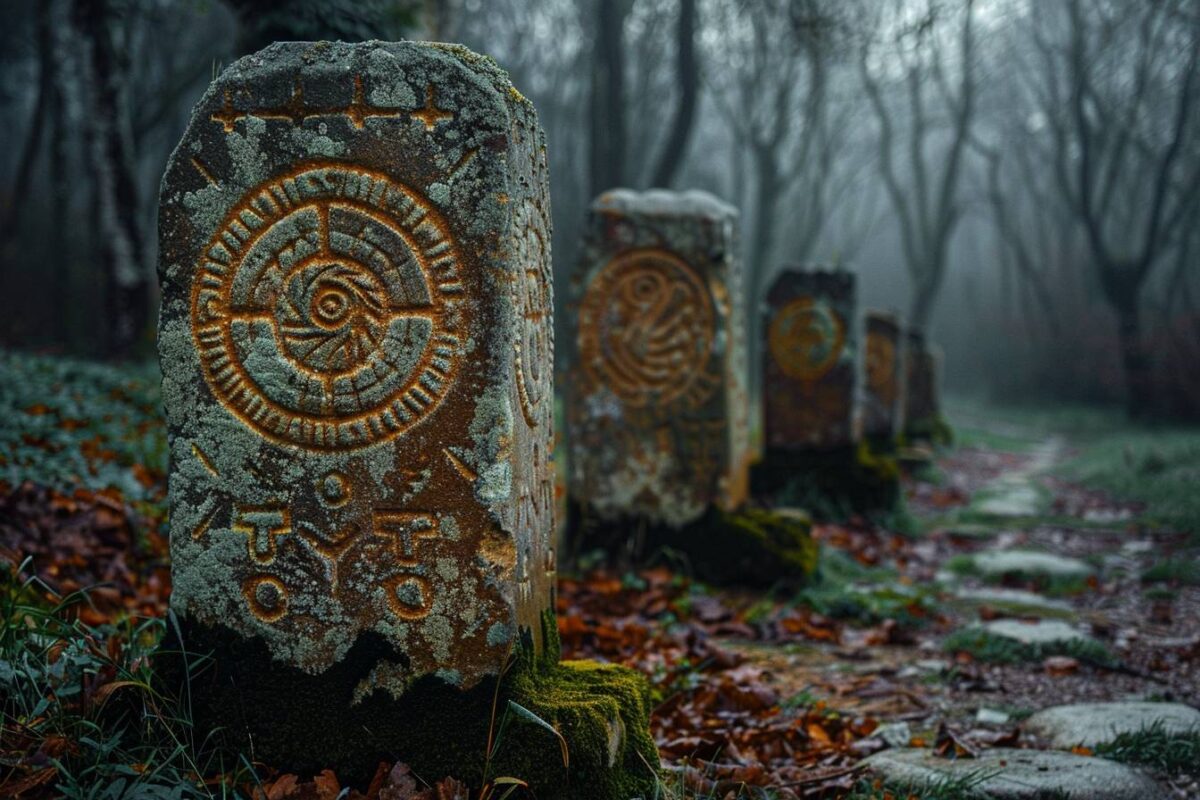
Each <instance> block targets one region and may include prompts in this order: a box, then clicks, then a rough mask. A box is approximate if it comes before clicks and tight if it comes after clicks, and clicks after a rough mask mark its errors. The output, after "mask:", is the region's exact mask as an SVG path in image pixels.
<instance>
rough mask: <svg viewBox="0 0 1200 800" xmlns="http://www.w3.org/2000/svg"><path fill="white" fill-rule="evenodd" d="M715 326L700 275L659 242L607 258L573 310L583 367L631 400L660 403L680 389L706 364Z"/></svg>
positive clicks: (633, 403)
mask: <svg viewBox="0 0 1200 800" xmlns="http://www.w3.org/2000/svg"><path fill="white" fill-rule="evenodd" d="M714 330H715V315H714V311H713V302H712V297H711V295H710V293H709V291H708V288H707V287H706V286H705V284H704V281H703V280H702V279H701V278H700V276H699V275H697V274H696V271H695V270H694V269H693V268H692V267H690V266H689V265H688V264H687V263H686V262H684V261H683V260H682V259H680V258H679V257H678V256H676V255H674V254H673V253H669V252H667V251H665V250H654V249H646V250H634V251H631V252H628V253H624V254H622V255H620V256H618V257H616V258H614V259H613V260H612V261H610V262H609V263H608V264H606V265H605V266H604V268H603V269H601V270H600V272H599V273H597V274H596V276H595V277H594V278H593V279H592V282H591V285H590V286H589V287H588V290H587V293H586V294H585V296H584V298H583V302H582V303H581V305H580V311H579V349H580V355H581V359H582V363H583V367H584V369H585V370H586V371H587V373H588V375H589V377H591V379H592V380H593V381H595V382H596V383H599V384H602V385H605V386H608V387H609V388H610V389H612V391H613V392H614V393H615V394H616V395H617V396H618V397H620V398H621V400H622V401H624V402H625V403H627V404H628V405H631V406H648V405H660V406H661V405H666V404H668V403H670V402H672V401H673V400H675V399H676V398H678V397H679V396H681V395H683V394H684V393H685V392H687V391H688V389H689V388H690V386H691V384H692V383H693V381H694V380H695V379H696V378H697V377H698V376H699V375H701V374H702V373H704V371H705V367H706V365H707V363H708V359H709V356H710V355H711V352H712V346H713V338H714Z"/></svg>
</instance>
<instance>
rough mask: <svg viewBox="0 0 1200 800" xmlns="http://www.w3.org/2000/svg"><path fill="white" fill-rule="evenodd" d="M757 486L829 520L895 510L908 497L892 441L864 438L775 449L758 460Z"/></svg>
mask: <svg viewBox="0 0 1200 800" xmlns="http://www.w3.org/2000/svg"><path fill="white" fill-rule="evenodd" d="M751 485H752V488H753V491H754V494H755V495H756V496H758V497H760V498H761V497H763V496H770V497H771V499H772V501H773V502H772V505H784V506H798V507H802V508H807V509H809V510H810V511H812V512H813V514H814V515H816V516H818V517H821V518H827V519H842V518H845V517H847V516H849V515H850V514H854V513H859V514H868V515H878V514H890V513H892V512H894V511H897V510H899V508H900V505H901V502H902V498H901V492H900V465H899V463H898V461H897V459H896V454H895V447H894V445H893V444H892V443H891V442H879V443H876V442H868V441H865V440H864V441H862V442H860V443H859V444H858V445H854V446H849V447H843V448H838V449H835V450H816V451H780V450H770V451H767V453H766V454H764V456H763V459H762V461H760V462H759V463H757V464H755V465H754V468H753V471H752V472H751Z"/></svg>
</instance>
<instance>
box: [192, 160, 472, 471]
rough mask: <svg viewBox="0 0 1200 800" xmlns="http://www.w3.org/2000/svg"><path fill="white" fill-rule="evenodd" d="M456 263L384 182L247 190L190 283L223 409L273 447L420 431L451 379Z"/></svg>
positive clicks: (335, 178) (314, 173) (355, 175)
mask: <svg viewBox="0 0 1200 800" xmlns="http://www.w3.org/2000/svg"><path fill="white" fill-rule="evenodd" d="M462 291H463V286H462V284H461V283H460V282H459V275H458V256H457V252H456V248H455V245H454V242H453V241H452V240H451V239H450V234H449V229H448V227H447V224H446V222H445V221H444V220H443V219H442V218H441V216H440V215H439V214H438V213H437V212H436V211H435V210H434V209H433V208H431V207H430V205H429V204H428V202H427V201H426V200H425V199H424V198H422V197H421V196H420V195H418V194H417V193H415V192H414V191H413V190H411V189H408V188H406V187H403V186H401V185H399V184H397V183H395V182H393V181H392V180H391V179H389V178H388V177H386V176H384V175H382V174H379V173H375V172H369V171H366V170H363V169H359V168H354V167H347V166H342V165H324V166H323V165H316V166H308V167H303V168H301V169H299V170H297V171H296V172H294V173H292V174H290V175H285V176H283V177H282V178H278V179H276V180H273V181H270V182H268V183H265V184H263V185H262V186H260V187H258V188H256V189H253V190H251V191H250V192H249V193H248V194H247V195H246V196H245V197H244V198H243V200H242V201H241V203H240V204H239V205H238V206H237V207H236V208H235V209H234V210H233V212H232V213H231V214H230V215H229V217H228V218H227V219H226V221H225V224H224V225H223V226H222V228H221V229H220V230H219V231H218V232H217V233H216V234H215V235H214V236H213V238H212V241H211V242H210V244H209V247H208V248H207V249H206V251H205V252H204V254H203V255H202V256H201V258H200V262H199V264H198V266H197V269H196V272H195V276H194V278H193V282H192V334H193V336H194V338H195V341H196V345H197V348H198V350H199V352H200V357H201V363H202V366H203V368H204V376H205V379H206V381H207V382H208V385H209V387H210V388H211V389H212V391H213V393H214V394H215V395H216V397H217V399H218V400H219V401H220V402H221V404H222V405H224V406H225V408H226V409H228V410H229V411H230V412H231V413H232V414H234V415H235V416H236V417H237V418H238V419H240V420H241V421H242V422H243V423H245V424H246V425H247V426H248V427H250V428H251V429H253V430H255V431H257V432H258V433H260V434H262V435H263V436H265V437H266V438H268V439H271V440H273V441H276V442H281V443H285V444H295V445H299V446H301V447H304V448H308V449H312V450H327V451H328V450H349V449H353V448H359V447H364V446H367V445H370V444H374V443H376V442H379V441H384V440H387V439H390V438H393V437H395V436H397V435H399V434H400V433H402V432H403V431H405V430H407V429H408V428H410V427H412V426H413V425H415V424H417V423H418V422H420V421H421V420H422V419H424V418H425V417H426V416H428V415H429V413H430V412H432V411H433V410H434V409H435V408H436V407H437V406H438V404H439V403H440V402H441V399H442V398H443V397H444V396H445V393H446V391H447V390H448V389H449V387H450V386H451V384H452V383H453V380H454V373H455V367H456V361H457V358H458V353H459V338H458V335H457V334H456V333H455V331H454V330H453V328H452V325H451V320H452V319H455V320H456V319H458V315H457V314H454V315H451V314H449V313H448V312H449V311H450V310H451V309H452V308H453V307H455V306H459V305H461V301H460V300H459V299H458V297H457V296H458V295H459V294H461V292H462Z"/></svg>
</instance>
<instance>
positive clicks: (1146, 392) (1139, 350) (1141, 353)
mask: <svg viewBox="0 0 1200 800" xmlns="http://www.w3.org/2000/svg"><path fill="white" fill-rule="evenodd" d="M1116 312H1117V336H1118V339H1119V341H1120V347H1121V366H1122V368H1123V370H1124V374H1125V412H1126V414H1127V415H1128V416H1129V417H1130V418H1132V419H1143V418H1145V417H1148V416H1151V415H1152V414H1153V413H1154V410H1155V409H1154V384H1153V376H1152V375H1151V371H1150V358H1149V354H1148V353H1147V352H1146V348H1145V342H1143V341H1142V319H1141V312H1140V311H1139V309H1138V293H1137V292H1132V293H1131V294H1130V295H1129V296H1128V297H1127V298H1126V299H1122V301H1121V302H1120V303H1119V304H1118V307H1117V309H1116Z"/></svg>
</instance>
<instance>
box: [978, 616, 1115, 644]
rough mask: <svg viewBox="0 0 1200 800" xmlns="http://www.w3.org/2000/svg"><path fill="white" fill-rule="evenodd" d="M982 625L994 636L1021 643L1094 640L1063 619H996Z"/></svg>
mask: <svg viewBox="0 0 1200 800" xmlns="http://www.w3.org/2000/svg"><path fill="white" fill-rule="evenodd" d="M982 627H983V629H984V630H985V631H987V632H988V633H990V634H992V635H994V636H1002V637H1004V638H1005V639H1012V640H1014V641H1017V642H1020V643H1021V644H1037V645H1047V644H1057V643H1059V642H1074V641H1079V642H1086V641H1094V640H1093V639H1092V637H1090V636H1088V635H1087V634H1086V633H1084V632H1083V631H1081V630H1079V629H1078V628H1076V627H1075V626H1073V625H1068V624H1067V623H1065V622H1063V621H1062V620H1038V621H1037V622H1023V621H1021V620H1018V619H996V620H992V621H991V622H985V623H983V626H982Z"/></svg>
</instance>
